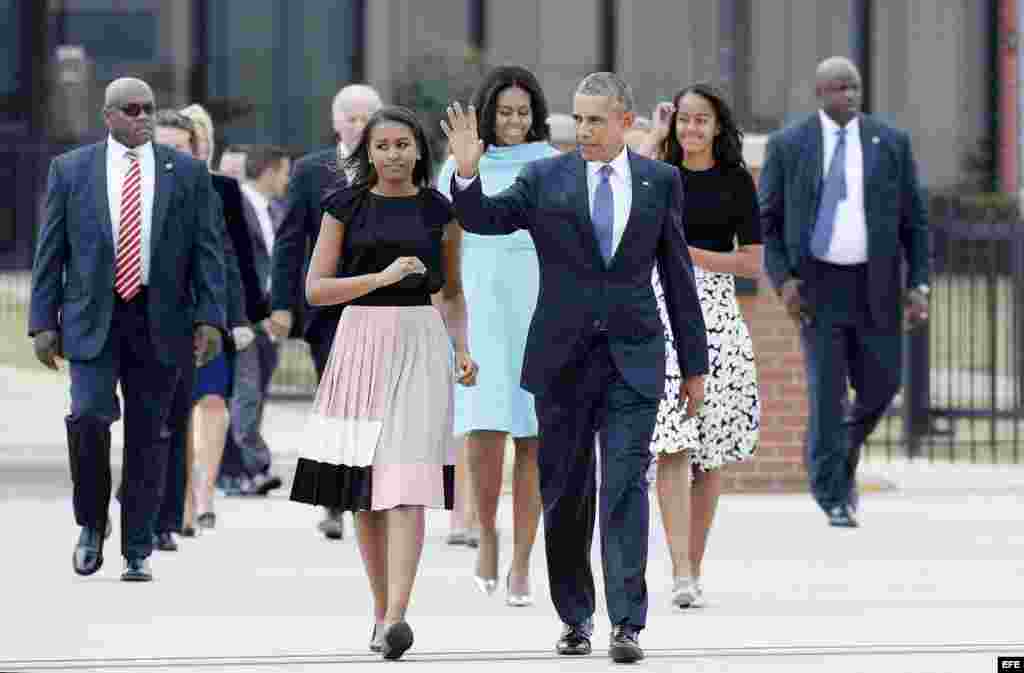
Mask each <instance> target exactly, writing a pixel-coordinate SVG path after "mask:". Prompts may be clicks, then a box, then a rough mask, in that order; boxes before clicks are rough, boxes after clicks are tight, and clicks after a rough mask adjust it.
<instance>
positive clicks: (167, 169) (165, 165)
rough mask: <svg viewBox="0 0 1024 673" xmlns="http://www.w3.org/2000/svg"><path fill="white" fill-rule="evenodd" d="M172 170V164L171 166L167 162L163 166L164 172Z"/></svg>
mask: <svg viewBox="0 0 1024 673" xmlns="http://www.w3.org/2000/svg"><path fill="white" fill-rule="evenodd" d="M172 168H174V164H172V163H171V162H170V161H168V162H167V163H166V164H164V170H165V171H169V170H171V169H172Z"/></svg>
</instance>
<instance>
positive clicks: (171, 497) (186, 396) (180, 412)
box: [156, 357, 195, 533]
mask: <svg viewBox="0 0 1024 673" xmlns="http://www.w3.org/2000/svg"><path fill="white" fill-rule="evenodd" d="M178 370H179V372H180V375H179V376H178V385H177V386H176V387H175V389H174V397H173V398H172V400H171V412H170V415H169V416H168V419H167V424H166V425H165V427H164V429H163V431H162V432H161V439H162V440H163V441H166V442H167V443H168V449H167V450H168V453H167V479H166V483H165V486H164V495H163V498H162V500H161V503H160V513H159V515H158V516H157V522H156V532H157V533H171V532H176V531H180V530H181V528H182V526H183V525H184V523H185V522H184V516H185V486H186V484H187V483H188V472H189V470H190V469H191V466H190V465H189V464H188V451H187V446H186V445H187V442H188V434H189V431H190V430H191V427H192V390H193V386H194V385H195V361H194V360H193V358H192V357H185V358H182V359H181V362H180V363H179V367H178Z"/></svg>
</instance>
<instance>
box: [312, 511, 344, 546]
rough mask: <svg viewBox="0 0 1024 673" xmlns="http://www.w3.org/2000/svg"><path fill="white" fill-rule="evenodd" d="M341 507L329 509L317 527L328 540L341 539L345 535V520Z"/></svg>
mask: <svg viewBox="0 0 1024 673" xmlns="http://www.w3.org/2000/svg"><path fill="white" fill-rule="evenodd" d="M342 514H343V512H342V511H341V510H340V509H328V510H327V516H325V517H324V520H323V521H321V522H320V523H319V524H317V529H319V530H320V532H321V533H323V534H324V537H325V538H327V539H328V540H341V539H343V538H344V537H345V520H344V519H343V518H342V516H341V515H342Z"/></svg>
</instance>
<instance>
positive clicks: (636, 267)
mask: <svg viewBox="0 0 1024 673" xmlns="http://www.w3.org/2000/svg"><path fill="white" fill-rule="evenodd" d="M629 169H630V173H631V182H632V190H633V198H632V205H631V207H630V213H629V220H628V222H627V224H626V229H625V232H624V233H623V236H622V240H621V242H620V243H619V246H618V248H617V249H616V252H615V255H614V256H613V257H612V259H611V263H610V264H609V265H607V266H606V265H605V262H604V260H603V259H602V257H601V253H600V250H599V248H598V243H597V238H596V236H595V235H594V227H593V224H592V223H591V220H590V197H589V192H588V189H587V174H586V162H585V161H584V160H583V158H582V157H581V156H580V155H579V153H577V152H573V153H569V154H562V155H559V156H556V157H550V158H547V159H540V160H538V161H534V162H532V163H530V164H529V165H527V166H526V168H524V169H523V171H522V172H521V173H520V174H519V177H518V178H517V179H516V181H515V183H513V184H512V186H511V187H509V188H508V189H506V190H505V191H503V192H501V193H500V194H497V195H495V196H492V197H487V196H484V194H483V192H482V191H481V188H480V181H479V180H476V181H474V182H473V184H472V185H470V186H468V187H467V188H466V189H464V190H459V189H457V188H456V185H455V184H454V180H455V178H454V177H453V178H452V181H453V184H452V194H453V201H454V205H455V211H456V213H457V215H458V219H459V222H460V224H461V225H462V227H463V228H464V229H465V230H466V231H469V232H472V233H474V234H485V235H497V234H510V233H512V232H514V231H516V230H517V229H526V230H528V231H529V232H530V234H531V236H532V237H533V241H534V244H535V245H536V247H537V256H538V259H539V262H540V292H539V295H538V298H537V309H536V311H535V312H534V316H533V321H532V323H531V324H530V331H529V335H528V337H527V341H526V356H525V360H524V362H523V375H522V385H523V387H524V388H525V389H526V390H528V391H530V392H531V393H533V394H535V395H537V396H542V395H543V394H544V393H545V391H546V390H548V389H549V387H550V386H551V384H552V383H553V382H554V380H555V379H556V377H558V376H559V375H560V374H561V373H562V371H563V369H564V368H565V366H566V364H567V363H568V362H569V361H570V360H571V358H572V357H573V353H574V351H575V349H576V347H577V346H578V344H580V343H581V342H584V341H585V340H586V339H587V338H588V337H589V336H591V335H593V334H594V333H596V332H599V331H607V334H608V341H609V345H610V348H611V352H612V357H613V358H614V360H615V364H616V367H617V368H618V370H619V372H620V373H621V374H622V377H623V378H624V379H625V381H626V382H627V383H628V384H629V385H630V386H631V387H633V388H634V389H635V390H636V391H637V392H639V393H640V394H642V395H644V396H646V397H649V398H660V397H662V396H663V394H664V390H665V341H664V327H663V326H662V322H661V318H660V316H659V314H658V304H657V300H656V299H655V297H654V289H653V286H652V285H651V273H652V271H653V269H654V264H655V263H657V264H658V270H659V275H660V277H661V282H662V283H663V285H664V289H665V299H666V304H667V308H668V314H669V319H670V323H671V327H672V332H673V335H674V336H675V345H676V350H677V353H678V355H679V366H680V369H681V370H682V373H683V376H685V377H689V376H694V375H699V374H705V373H707V371H708V344H707V333H706V331H705V327H704V318H703V314H702V312H701V307H700V300H699V299H698V296H697V288H696V285H695V283H694V277H693V267H692V263H691V261H690V254H689V251H688V249H687V245H686V237H685V235H684V233H683V222H682V217H683V214H682V213H683V186H682V181H681V178H680V176H679V171H678V170H676V169H675V168H673V167H672V166H669V165H668V164H665V163H662V162H658V161H652V160H650V159H647V158H645V157H641V156H639V155H636V154H633V153H632V152H630V153H629Z"/></svg>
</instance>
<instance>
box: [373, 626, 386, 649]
mask: <svg viewBox="0 0 1024 673" xmlns="http://www.w3.org/2000/svg"><path fill="white" fill-rule="evenodd" d="M385 630H386V629H385V628H384V626H383V625H381V624H377V623H374V625H373V631H371V632H370V651H371V652H382V651H384V631H385Z"/></svg>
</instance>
